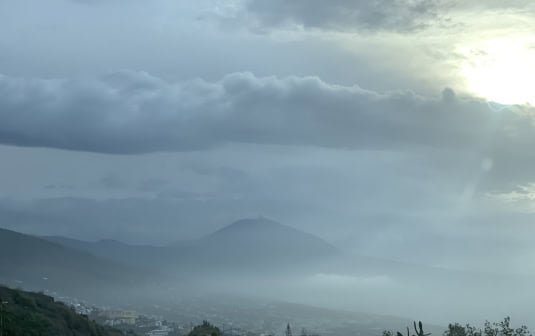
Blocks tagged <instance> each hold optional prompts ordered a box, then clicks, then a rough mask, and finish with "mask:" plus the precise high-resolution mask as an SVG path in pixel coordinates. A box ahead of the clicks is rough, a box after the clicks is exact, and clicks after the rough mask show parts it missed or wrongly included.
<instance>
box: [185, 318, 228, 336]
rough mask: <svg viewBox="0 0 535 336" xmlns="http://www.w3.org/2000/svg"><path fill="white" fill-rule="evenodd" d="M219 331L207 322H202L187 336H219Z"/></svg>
mask: <svg viewBox="0 0 535 336" xmlns="http://www.w3.org/2000/svg"><path fill="white" fill-rule="evenodd" d="M221 335H223V333H222V332H221V330H220V329H219V328H218V327H216V326H214V325H213V324H211V323H210V322H208V321H206V320H205V321H202V324H201V325H198V326H195V327H194V328H193V330H192V331H191V332H190V333H189V334H188V336H221Z"/></svg>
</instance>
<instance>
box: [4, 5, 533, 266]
mask: <svg viewBox="0 0 535 336" xmlns="http://www.w3.org/2000/svg"><path fill="white" fill-rule="evenodd" d="M534 11H535V5H533V2H532V1H520V0H519V1H513V0H509V1H455V0H431V1H424V0H378V1H361V0H329V1H321V0H269V1H268V0H233V1H223V0H198V1H174V0H152V1H143V0H130V1H126V0H113V1H104V0H76V1H75V0H71V1H69V0H49V1H46V2H45V1H39V0H3V1H1V2H0V50H1V52H0V158H1V165H0V223H1V225H2V226H3V227H7V228H11V229H15V230H18V231H23V232H28V233H34V234H43V235H66V236H69V237H74V238H80V239H89V240H96V239H102V238H113V239H120V240H123V241H126V242H131V243H149V244H164V243H170V242H173V241H177V240H180V239H189V238H195V237H198V236H201V235H203V234H206V233H209V232H211V231H213V230H215V229H218V228H220V227H222V226H224V225H226V224H229V223H231V222H232V221H234V220H236V219H240V218H243V217H251V216H259V215H264V216H267V217H270V218H274V219H276V220H278V221H280V222H282V223H285V224H288V225H291V226H294V227H297V228H300V229H303V230H305V231H308V232H311V233H314V234H317V235H319V236H321V237H323V238H325V239H326V240H328V241H330V242H332V243H333V244H335V245H337V246H339V247H341V248H343V249H346V250H350V251H352V252H355V253H361V254H366V255H375V256H381V257H387V258H395V259H403V260H409V261H414V262H421V263H426V264H430V265H440V266H447V267H453V268H481V269H486V270H492V269H493V267H495V266H496V265H497V264H499V265H501V266H503V267H506V268H508V269H511V270H514V271H518V272H526V271H530V272H535V268H533V269H530V267H531V266H529V265H528V266H526V262H527V261H530V260H532V258H533V256H534V254H535V244H533V241H532V239H531V238H532V237H534V235H533V234H535V228H534V225H535V215H534V211H535V203H534V200H535V169H533V167H534V166H535V151H534V150H533V145H534V144H535V126H534V118H535V116H534V113H535V109H534V108H533V105H534V104H535V93H534V92H533V87H535V36H533V33H532V32H533V31H535V12H534Z"/></svg>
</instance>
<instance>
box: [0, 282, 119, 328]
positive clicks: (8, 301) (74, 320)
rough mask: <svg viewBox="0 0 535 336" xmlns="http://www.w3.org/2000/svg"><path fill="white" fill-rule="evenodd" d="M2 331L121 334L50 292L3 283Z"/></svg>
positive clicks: (1, 292) (0, 288) (1, 300)
mask: <svg viewBox="0 0 535 336" xmlns="http://www.w3.org/2000/svg"><path fill="white" fill-rule="evenodd" d="M0 302H1V307H0V308H1V310H0V314H1V316H0V318H1V324H0V332H1V334H2V335H4V336H14V335H24V336H58V335H72V336H118V335H122V333H121V332H119V331H116V330H113V329H111V328H107V327H103V326H100V325H98V324H96V323H95V322H94V321H91V320H89V319H88V318H87V316H85V315H79V314H77V313H76V312H75V311H74V310H73V309H71V308H70V307H67V306H66V305H65V304H63V303H61V302H56V301H54V299H53V298H52V297H50V296H48V295H44V294H42V293H31V292H25V291H21V290H15V289H10V288H7V287H3V286H0Z"/></svg>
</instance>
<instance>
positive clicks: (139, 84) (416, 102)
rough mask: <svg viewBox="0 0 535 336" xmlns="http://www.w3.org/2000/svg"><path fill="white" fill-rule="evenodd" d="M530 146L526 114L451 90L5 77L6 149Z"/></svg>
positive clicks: (0, 131)
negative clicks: (427, 92) (423, 93)
mask: <svg viewBox="0 0 535 336" xmlns="http://www.w3.org/2000/svg"><path fill="white" fill-rule="evenodd" d="M534 140H535V132H534V129H533V120H532V118H531V117H530V116H529V114H527V112H526V113H523V112H522V113H521V112H519V111H512V110H510V109H504V110H501V111H496V110H493V109H491V108H489V105H488V104H487V103H486V102H483V101H478V100H470V99H460V98H457V97H456V95H455V93H454V92H453V91H452V90H450V89H446V90H444V92H443V94H442V97H440V98H438V99H430V98H423V97H419V96H417V95H415V94H413V93H410V92H391V93H386V94H379V93H376V92H371V91H366V90H363V89H361V88H359V87H357V86H350V87H347V86H338V85H332V84H329V83H325V82H323V81H321V80H320V79H318V78H315V77H304V78H301V77H288V78H283V79H280V78H275V77H263V78H259V77H256V76H254V75H253V74H250V73H235V74H230V75H227V76H225V77H224V78H223V79H221V80H220V81H217V82H206V81H203V80H196V81H187V82H178V83H169V82H166V81H163V80H161V79H159V78H155V77H152V76H150V75H148V74H146V73H141V72H130V71H123V72H119V73H114V74H111V75H108V76H105V77H102V78H99V79H96V80H65V79H53V80H42V79H21V78H13V77H8V76H2V77H0V142H1V143H3V144H12V145H18V146H40V147H53V148H63V149H73V150H83V151H92V152H102V153H121V154H128V153H145V152H153V151H189V150H198V149H205V148H210V147H213V146H217V145H222V144H225V143H229V142H242V143H263V144H283V145H286V144H289V145H309V146H322V147H338V148H365V149H400V148H406V147H407V146H438V147H447V148H457V149H462V150H476V151H478V152H482V153H483V154H485V153H488V155H493V154H492V152H496V151H497V152H498V153H502V154H511V152H515V151H519V152H520V153H522V152H523V153H526V152H528V151H527V149H528V147H529V143H532V142H533V141H534ZM524 150H526V151H524Z"/></svg>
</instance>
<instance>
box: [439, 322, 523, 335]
mask: <svg viewBox="0 0 535 336" xmlns="http://www.w3.org/2000/svg"><path fill="white" fill-rule="evenodd" d="M444 336H531V333H530V331H529V329H528V327H526V326H524V325H523V326H521V327H519V328H516V329H515V328H513V327H511V318H510V317H506V318H504V319H503V321H500V322H492V323H491V322H489V321H486V322H485V324H484V326H483V329H478V328H475V327H473V326H471V325H469V324H467V325H466V326H462V325H460V324H459V323H454V324H450V325H449V326H448V330H446V331H445V332H444Z"/></svg>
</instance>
